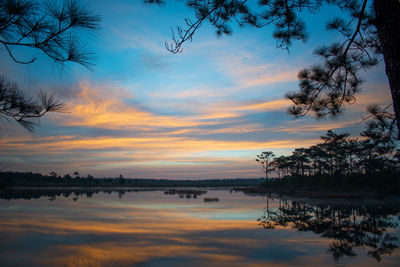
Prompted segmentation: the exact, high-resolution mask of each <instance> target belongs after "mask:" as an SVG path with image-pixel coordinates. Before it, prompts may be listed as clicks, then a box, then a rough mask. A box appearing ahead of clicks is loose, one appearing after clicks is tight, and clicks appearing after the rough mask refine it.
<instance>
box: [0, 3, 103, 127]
mask: <svg viewBox="0 0 400 267" xmlns="http://www.w3.org/2000/svg"><path fill="white" fill-rule="evenodd" d="M99 21H100V17H99V16H98V15H96V14H94V13H93V12H91V11H89V10H88V9H86V8H85V7H83V6H81V5H80V4H79V2H78V1H77V0H64V1H62V2H61V3H60V2H58V1H39V2H37V1H32V0H4V1H1V2H0V46H1V48H2V49H4V50H5V51H6V52H7V53H8V55H9V56H10V58H11V59H12V60H13V61H14V62H16V63H19V64H31V63H33V62H35V61H36V60H37V56H34V57H31V58H28V59H22V58H20V56H19V55H18V54H17V53H18V52H17V51H18V49H17V48H19V49H21V48H26V49H33V50H36V51H40V52H41V53H42V54H43V55H45V56H46V57H47V58H49V59H51V60H52V61H54V62H55V63H59V64H61V66H63V65H64V63H66V62H75V63H78V64H80V65H83V66H85V67H86V68H89V69H90V68H92V67H93V64H92V63H91V61H92V59H91V55H90V53H89V52H87V51H85V50H84V47H85V44H83V43H82V42H81V40H80V36H81V34H82V31H93V30H96V29H98V28H99ZM1 48H0V49H1ZM0 83H1V84H0V87H1V88H0V90H1V91H0V94H1V95H0V109H1V111H0V114H1V117H2V118H6V119H11V120H12V119H14V120H15V121H17V122H18V123H20V124H21V125H22V126H24V127H25V128H26V129H28V130H30V131H32V130H33V128H34V125H35V122H34V121H32V119H38V118H40V117H42V116H43V115H45V114H46V113H47V112H59V111H61V107H62V105H61V102H60V101H59V100H57V99H56V98H55V96H54V95H53V94H48V93H45V92H43V91H41V92H39V94H38V97H37V99H35V100H32V99H31V98H28V97H26V96H25V95H24V94H23V93H22V91H21V89H20V88H18V87H17V85H16V84H15V83H11V82H8V81H7V80H6V79H5V78H4V77H3V76H1V79H0Z"/></svg>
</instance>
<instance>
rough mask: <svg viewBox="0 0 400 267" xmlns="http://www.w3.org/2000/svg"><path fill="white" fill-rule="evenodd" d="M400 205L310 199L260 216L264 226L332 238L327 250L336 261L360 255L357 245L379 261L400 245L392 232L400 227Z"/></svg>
mask: <svg viewBox="0 0 400 267" xmlns="http://www.w3.org/2000/svg"><path fill="white" fill-rule="evenodd" d="M399 211H400V207H399V206H398V205H397V204H386V205H369V206H368V205H360V206H346V205H340V204H339V205H332V204H326V203H325V204H324V203H310V202H307V201H288V200H286V201H281V200H279V206H278V208H277V209H271V208H270V207H269V199H268V198H267V207H266V209H265V211H264V214H263V215H262V216H261V217H260V218H259V219H258V221H259V224H260V225H262V226H263V227H264V228H265V229H274V228H275V227H284V228H291V229H296V230H298V231H302V232H307V231H310V232H313V233H315V234H318V235H320V236H321V237H323V238H329V239H330V240H331V241H330V244H329V249H328V252H329V253H330V254H331V255H332V256H333V257H334V259H335V261H336V262H337V261H338V260H339V259H340V258H342V257H344V256H349V257H354V256H357V253H356V252H355V248H365V249H366V250H367V255H368V256H371V257H372V258H374V259H375V260H377V261H378V262H380V261H381V260H382V258H383V257H384V256H387V255H391V254H392V252H393V251H394V250H395V249H397V248H398V245H397V244H395V243H396V241H398V238H397V237H396V236H394V235H393V234H392V233H391V231H392V232H393V229H395V228H397V227H398V222H397V220H396V216H397V215H398V214H399Z"/></svg>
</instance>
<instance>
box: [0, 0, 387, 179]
mask: <svg viewBox="0 0 400 267" xmlns="http://www.w3.org/2000/svg"><path fill="white" fill-rule="evenodd" d="M82 2H83V3H85V5H86V6H87V7H89V9H91V10H93V11H94V12H96V13H97V14H99V15H100V16H101V18H102V22H101V29H100V30H98V31H97V32H96V33H91V34H87V35H85V36H84V37H82V40H83V41H84V42H86V43H87V45H86V47H85V49H87V50H88V51H90V52H93V53H94V61H93V62H94V63H95V67H94V68H93V70H88V69H86V68H84V67H82V66H80V65H77V64H73V63H70V64H66V65H64V66H63V67H62V68H61V67H60V66H57V65H55V64H54V63H52V62H51V61H49V59H48V58H46V57H45V56H40V54H39V53H38V52H37V51H29V50H18V53H19V55H21V56H22V57H23V56H26V57H30V56H31V55H39V59H38V60H37V62H35V63H33V64H30V65H20V64H16V63H14V62H13V61H12V60H11V59H10V58H9V56H8V54H7V53H6V52H5V51H4V50H2V49H1V50H0V73H2V74H3V75H5V76H7V78H9V79H10V80H14V81H18V84H19V85H20V86H21V87H22V88H24V89H25V91H26V94H27V95H34V94H35V92H37V91H38V90H39V89H44V90H47V91H50V92H55V93H56V94H57V96H58V97H59V98H60V99H62V100H63V102H64V104H65V107H66V108H65V112H64V113H51V114H48V115H47V116H45V117H43V118H42V119H41V120H40V124H39V126H38V127H37V128H36V129H35V131H34V133H30V132H28V131H26V130H25V129H24V128H22V127H21V126H20V125H17V124H15V123H12V122H8V121H6V120H1V122H0V169H1V170H3V171H7V170H13V171H33V172H40V173H43V174H47V173H49V172H51V171H55V172H56V173H58V174H61V175H64V174H72V173H73V172H75V171H78V172H79V173H80V174H81V175H84V176H86V175H88V174H91V175H94V176H95V177H117V176H119V175H123V176H124V177H129V178H157V179H164V178H167V179H210V178H239V177H243V178H245V177H249V178H250V177H253V178H254V177H262V176H263V173H262V170H261V169H260V168H259V166H257V162H255V160H254V159H255V158H256V155H257V154H260V153H261V152H262V151H265V150H269V151H273V152H274V153H275V155H277V156H279V155H289V154H290V153H291V151H292V150H294V148H298V147H309V146H311V145H313V144H315V143H317V142H319V138H320V136H321V135H324V133H325V132H326V131H327V130H329V129H334V130H335V131H337V132H339V133H340V132H345V131H346V132H350V133H351V135H352V136H357V135H358V134H359V132H360V131H361V130H362V129H363V125H362V123H361V122H362V118H363V116H365V110H366V107H367V105H369V104H372V103H375V104H382V105H387V104H389V103H390V92H389V87H388V82H387V78H386V76H385V72H384V65H383V64H382V63H381V64H379V65H378V66H376V67H373V68H372V69H370V70H369V71H368V72H366V73H363V74H362V76H363V79H364V80H365V83H364V85H363V91H362V93H361V94H359V95H358V97H357V101H356V103H355V104H353V105H351V106H348V107H346V110H345V112H344V113H343V114H342V115H340V116H338V117H336V118H327V119H318V120H317V119H315V118H313V117H304V118H300V119H294V118H293V117H292V116H290V115H289V114H288V113H287V108H288V107H289V106H290V102H289V101H288V100H287V99H285V97H284V94H285V93H287V92H289V91H293V90H297V88H298V80H297V73H298V72H299V70H300V69H301V68H304V67H308V66H311V65H313V64H316V63H318V62H319V61H318V58H317V57H316V56H314V55H313V53H312V52H313V50H314V49H315V48H317V47H318V46H320V45H324V44H329V43H330V42H333V41H335V40H337V39H336V38H337V35H336V34H333V33H329V32H326V31H325V30H324V24H325V22H326V20H327V18H330V17H332V16H334V15H337V14H338V10H335V9H334V8H332V7H327V8H324V9H322V10H321V11H320V12H319V13H318V14H316V15H312V16H311V15H304V18H305V20H306V22H307V25H308V32H309V33H310V35H309V38H308V41H307V42H305V43H303V42H295V43H294V44H293V46H292V47H291V48H290V50H289V51H286V50H282V49H279V48H276V43H275V41H274V40H273V38H272V37H271V32H272V31H271V29H269V28H262V29H256V28H251V27H246V26H245V27H242V28H239V27H236V26H234V27H232V28H233V35H231V36H223V37H217V36H216V33H215V31H214V29H213V28H212V27H211V26H210V25H207V24H204V25H203V26H202V27H201V28H200V30H199V31H198V32H197V33H196V35H195V37H194V38H193V42H188V43H185V44H184V47H183V53H180V54H172V53H170V52H168V51H167V50H166V48H165V46H164V43H165V41H169V40H170V39H171V27H172V28H174V27H176V26H178V25H180V26H184V18H185V17H189V18H193V17H194V14H193V11H192V10H190V9H188V8H186V7H185V6H184V5H183V3H182V2H180V1H170V2H168V3H167V4H166V5H163V6H161V7H159V6H152V5H145V4H143V1H141V0H114V1H107V0H86V1H82Z"/></svg>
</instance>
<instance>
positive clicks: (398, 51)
mask: <svg viewBox="0 0 400 267" xmlns="http://www.w3.org/2000/svg"><path fill="white" fill-rule="evenodd" d="M374 10H375V14H376V21H375V23H374V25H375V27H376V29H377V30H378V37H379V41H380V43H381V46H382V51H383V57H384V60H385V66H386V75H387V77H388V80H389V86H390V92H391V93H392V100H393V109H394V113H395V116H396V119H397V128H398V129H399V130H400V1H399V0H374ZM399 135H400V134H399ZM398 138H399V139H400V136H398Z"/></svg>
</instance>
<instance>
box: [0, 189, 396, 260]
mask: <svg viewBox="0 0 400 267" xmlns="http://www.w3.org/2000/svg"><path fill="white" fill-rule="evenodd" d="M179 190H180V189H178V190H176V191H174V190H168V189H166V190H160V189H158V190H130V191H125V190H116V191H102V190H97V191H85V190H83V189H82V190H78V189H76V190H73V191H68V190H62V189H58V190H57V189H54V190H52V191H46V190H43V191H38V190H36V191H31V190H24V191H14V192H8V191H7V192H4V191H3V192H2V193H1V195H0V197H1V200H0V202H1V205H0V216H1V219H0V220H1V221H0V245H1V250H0V262H1V266H188V265H190V266H191V267H193V266H265V265H274V266H293V265H296V266H332V265H341V266H342V265H347V266H377V265H380V266H399V264H400V250H399V249H398V247H399V246H400V242H399V237H400V232H399V215H400V206H399V202H398V201H396V200H390V201H388V200H386V201H382V200H381V201H378V200H363V201H362V200H330V201H327V200H325V201H317V200H305V199H291V198H289V197H273V196H268V197H267V196H250V195H245V194H243V193H242V192H235V191H231V190H223V189H209V188H207V189H198V190H206V192H201V191H196V192H191V191H187V192H183V191H179Z"/></svg>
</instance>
